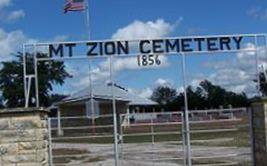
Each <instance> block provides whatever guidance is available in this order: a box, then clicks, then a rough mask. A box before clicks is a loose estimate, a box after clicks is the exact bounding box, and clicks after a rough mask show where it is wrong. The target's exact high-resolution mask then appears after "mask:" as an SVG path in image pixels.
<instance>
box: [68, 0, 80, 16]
mask: <svg viewBox="0 0 267 166" xmlns="http://www.w3.org/2000/svg"><path fill="white" fill-rule="evenodd" d="M82 10H85V3H84V0H66V4H65V7H64V13H67V12H68V11H82Z"/></svg>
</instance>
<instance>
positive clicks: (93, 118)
mask: <svg viewBox="0 0 267 166" xmlns="http://www.w3.org/2000/svg"><path fill="white" fill-rule="evenodd" d="M85 8H86V10H85V11H86V17H85V18H86V20H85V22H86V28H87V33H88V36H87V37H88V40H90V39H91V29H90V11H89V0H85ZM91 61H93V59H91ZM91 61H90V58H89V88H90V103H91V104H90V105H91V120H92V126H93V128H92V130H93V131H92V132H93V133H95V128H94V126H95V107H94V95H93V86H92V76H91Z"/></svg>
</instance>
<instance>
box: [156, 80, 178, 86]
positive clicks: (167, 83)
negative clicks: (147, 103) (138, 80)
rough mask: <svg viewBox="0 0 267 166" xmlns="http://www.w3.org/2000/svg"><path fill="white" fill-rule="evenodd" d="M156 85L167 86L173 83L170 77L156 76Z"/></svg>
mask: <svg viewBox="0 0 267 166" xmlns="http://www.w3.org/2000/svg"><path fill="white" fill-rule="evenodd" d="M155 85H156V86H167V87H172V86H173V85H174V81H173V80H171V79H164V78H158V79H157V80H156V81H155Z"/></svg>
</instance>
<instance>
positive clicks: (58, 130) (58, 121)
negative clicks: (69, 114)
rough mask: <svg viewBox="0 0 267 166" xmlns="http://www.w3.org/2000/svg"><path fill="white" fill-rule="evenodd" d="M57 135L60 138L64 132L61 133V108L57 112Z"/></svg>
mask: <svg viewBox="0 0 267 166" xmlns="http://www.w3.org/2000/svg"><path fill="white" fill-rule="evenodd" d="M57 134H58V135H59V136H60V135H62V132H61V112H60V108H58V110H57Z"/></svg>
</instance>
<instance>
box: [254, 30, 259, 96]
mask: <svg viewBox="0 0 267 166" xmlns="http://www.w3.org/2000/svg"><path fill="white" fill-rule="evenodd" d="M254 44H255V49H256V50H255V63H256V64H255V65H256V77H257V79H256V80H257V93H258V94H259V95H260V73H259V58H258V39H257V36H256V35H255V36H254Z"/></svg>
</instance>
